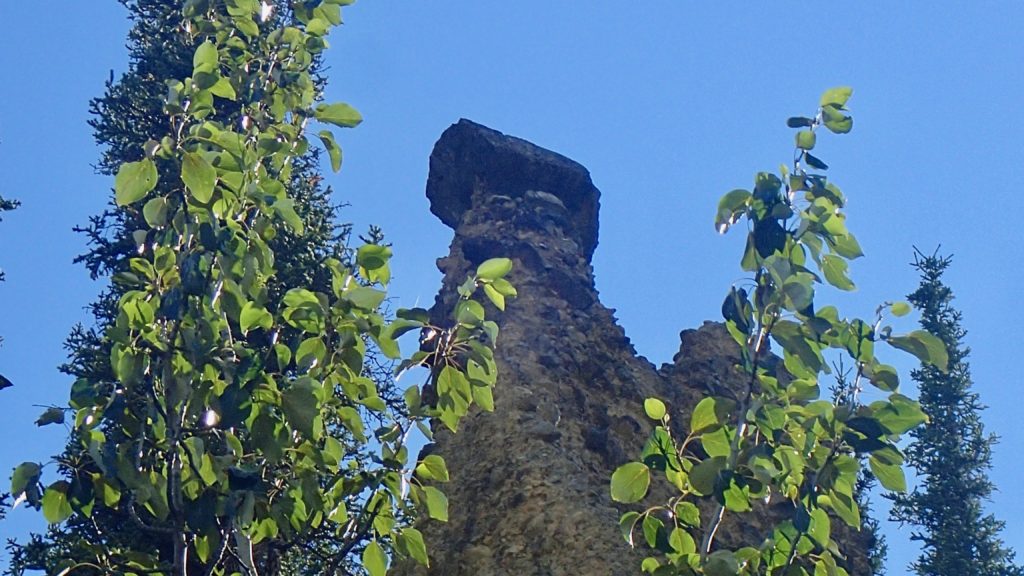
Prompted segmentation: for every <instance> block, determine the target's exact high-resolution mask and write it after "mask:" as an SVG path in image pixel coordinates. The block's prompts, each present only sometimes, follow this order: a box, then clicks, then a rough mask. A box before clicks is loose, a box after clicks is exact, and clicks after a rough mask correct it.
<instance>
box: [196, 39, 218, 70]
mask: <svg viewBox="0 0 1024 576" xmlns="http://www.w3.org/2000/svg"><path fill="white" fill-rule="evenodd" d="M218 60H219V57H218V55H217V46H215V45H214V44H213V43H211V42H203V43H202V44H200V45H199V46H198V47H197V48H196V51H195V54H193V55H192V70H193V73H194V72H195V71H200V72H211V71H213V70H216V69H217V68H218V67H219V63H218Z"/></svg>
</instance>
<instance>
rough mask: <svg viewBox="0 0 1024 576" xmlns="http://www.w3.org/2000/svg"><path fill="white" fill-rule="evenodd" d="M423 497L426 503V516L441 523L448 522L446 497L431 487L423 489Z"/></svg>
mask: <svg viewBox="0 0 1024 576" xmlns="http://www.w3.org/2000/svg"><path fill="white" fill-rule="evenodd" d="M423 496H424V497H425V498H426V501H427V515H428V516H430V517H431V518H433V519H434V520H440V521H441V522H447V521H448V497H447V496H445V495H444V492H441V491H440V490H438V489H437V488H434V487H433V486H424V487H423Z"/></svg>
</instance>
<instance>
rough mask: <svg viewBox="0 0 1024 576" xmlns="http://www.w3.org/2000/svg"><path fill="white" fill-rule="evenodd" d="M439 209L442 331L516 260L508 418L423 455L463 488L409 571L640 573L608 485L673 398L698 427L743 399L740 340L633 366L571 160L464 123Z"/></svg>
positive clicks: (441, 144)
mask: <svg viewBox="0 0 1024 576" xmlns="http://www.w3.org/2000/svg"><path fill="white" fill-rule="evenodd" d="M427 196H428V198H429V199H430V202H431V212H433V213H434V214H435V215H437V216H438V217H439V218H440V219H441V220H442V221H443V222H444V223H445V224H447V225H448V226H450V227H452V228H453V229H454V231H455V237H454V239H453V241H452V245H451V252H450V254H449V255H448V256H447V257H445V258H442V259H440V260H439V261H438V265H439V267H440V269H441V271H442V272H443V273H444V275H445V276H444V282H443V287H442V289H441V291H440V293H439V295H438V296H437V299H436V301H435V305H434V307H433V310H432V314H433V315H434V316H435V318H434V320H435V321H436V322H439V323H445V322H448V320H447V316H448V314H449V312H450V311H451V310H453V309H454V304H455V302H456V299H457V294H456V286H458V284H460V283H461V282H462V281H464V280H465V278H466V275H467V274H468V273H470V272H471V271H472V270H474V269H475V268H476V266H477V265H478V264H479V263H481V262H483V261H484V260H486V259H488V258H492V257H496V256H505V257H509V258H512V259H513V261H514V263H515V267H514V269H513V272H512V273H511V275H510V277H509V279H510V280H511V281H512V282H513V283H514V284H515V285H516V287H517V288H518V290H519V294H520V296H519V298H517V299H515V300H513V301H511V302H510V304H509V306H508V309H507V311H506V312H505V313H497V312H494V314H495V315H496V316H495V318H496V319H497V320H498V322H499V324H500V325H501V335H500V338H499V342H498V348H497V359H498V360H497V361H498V366H499V370H500V377H499V380H498V385H497V388H496V390H495V401H496V404H497V410H496V412H494V413H482V412H474V413H473V414H471V415H470V416H469V417H467V418H466V419H465V420H464V421H463V423H462V424H461V427H460V430H459V433H458V434H456V435H451V434H446V433H444V432H440V433H438V434H437V437H436V443H435V444H434V445H431V446H428V447H427V448H426V450H431V451H436V452H438V453H440V454H442V455H443V456H444V457H445V459H446V460H447V462H448V467H449V470H450V472H451V477H452V481H451V483H449V484H448V485H446V486H444V487H443V488H444V490H445V492H446V493H447V494H448V498H449V501H450V508H451V510H450V521H449V522H448V523H439V522H425V523H424V524H423V525H422V526H421V528H422V530H423V532H424V534H425V535H426V538H427V545H428V550H429V551H430V556H431V567H430V569H429V570H425V569H422V568H415V567H409V566H405V567H403V568H402V570H401V571H400V572H401V573H404V574H417V575H423V574H429V575H432V576H433V575H437V576H440V575H445V576H471V575H472V576H492V575H493V576H499V575H500V576H505V575H508V576H512V575H515V576H531V575H536V576H569V575H582V574H586V575H615V576H618V575H635V574H639V565H640V560H641V559H642V557H643V556H642V555H641V554H639V553H637V552H634V551H631V550H630V549H629V547H628V545H627V544H626V543H625V541H624V540H623V538H622V536H621V535H620V533H619V529H618V519H619V516H620V515H621V514H622V512H623V511H624V510H625V508H624V507H622V506H620V505H617V504H615V503H613V502H612V501H611V498H610V496H609V478H610V476H611V473H612V472H613V471H614V470H615V468H616V467H618V466H619V465H620V464H623V463H625V462H627V461H630V460H633V459H636V458H637V457H638V454H639V451H640V449H641V447H642V446H643V443H644V441H645V440H646V438H647V434H648V433H649V431H650V424H649V423H648V422H647V421H646V418H645V417H644V416H643V409H642V403H643V399H644V398H646V397H648V396H658V397H660V398H663V399H664V400H666V402H667V403H668V404H669V406H670V409H671V410H672V412H671V413H672V414H673V417H674V418H675V419H676V421H677V422H688V421H689V413H690V411H691V409H692V407H693V406H694V405H696V403H697V402H698V401H699V400H700V399H701V398H703V397H704V396H705V395H706V394H707V393H708V392H709V391H710V390H722V389H723V388H722V387H726V388H732V387H737V386H738V382H737V378H738V374H737V373H736V372H735V371H734V368H733V365H734V364H735V363H736V350H735V348H734V347H733V345H732V343H731V340H730V339H729V337H728V335H727V334H726V333H725V330H724V328H722V327H721V325H718V324H713V323H706V324H705V325H704V326H702V327H700V328H698V329H696V330H684V331H683V332H682V334H681V346H680V350H679V353H678V354H677V355H676V357H675V358H674V362H673V364H671V365H665V366H664V367H663V368H662V369H661V370H660V371H659V370H657V369H656V368H655V367H654V366H653V365H651V364H650V363H649V362H647V361H646V360H645V359H644V358H642V357H640V356H638V355H637V354H636V351H635V350H634V348H633V346H632V345H631V344H630V341H629V339H628V338H627V337H626V335H625V333H624V332H623V329H622V328H621V327H620V326H619V325H618V324H617V323H616V321H615V317H614V315H613V314H614V310H611V309H608V308H606V307H605V306H603V305H602V304H601V302H600V300H599V299H598V294H597V291H596V290H595V288H594V277H593V269H592V267H591V256H592V255H593V252H594V249H595V247H596V246H597V236H598V221H597V214H598V206H599V199H600V192H599V191H598V189H597V188H596V187H595V186H594V184H593V183H592V182H591V179H590V175H589V173H588V172H587V170H586V169H585V168H583V167H582V166H580V165H579V164H577V163H576V162H573V161H572V160H570V159H568V158H565V157H563V156H561V155H559V154H556V153H554V152H550V151H548V150H544V149H543V148H540V147H537V146H535V145H533V144H530V143H529V142H526V141H524V140H520V139H518V138H513V137H509V136H505V135H503V134H501V133H500V132H496V131H494V130H491V129H489V128H486V127H484V126H480V125H478V124H475V123H473V122H470V121H467V120H461V121H459V122H458V123H457V124H455V125H453V126H451V127H450V128H449V129H448V130H446V131H445V132H444V134H443V135H442V136H441V139H440V140H439V141H438V142H437V144H436V146H435V147H434V151H433V153H432V154H431V157H430V176H429V180H428V183H427ZM491 310H493V309H489V312H488V313H489V314H492V312H491ZM663 494H665V495H667V492H665V493H663ZM777 512H779V511H777ZM765 513H772V512H771V511H767V512H765ZM706 514H707V512H706ZM751 520H752V519H751V518H745V519H744V523H743V524H742V525H741V526H737V525H736V524H735V523H733V522H728V523H727V524H725V525H723V529H722V533H723V536H722V542H723V543H726V544H729V543H733V544H734V543H736V542H737V541H739V540H743V541H747V542H756V541H759V540H760V539H761V538H763V536H764V532H763V529H762V528H761V526H759V525H758V522H757V521H756V519H753V520H754V521H751ZM851 573H852V574H856V573H857V572H851Z"/></svg>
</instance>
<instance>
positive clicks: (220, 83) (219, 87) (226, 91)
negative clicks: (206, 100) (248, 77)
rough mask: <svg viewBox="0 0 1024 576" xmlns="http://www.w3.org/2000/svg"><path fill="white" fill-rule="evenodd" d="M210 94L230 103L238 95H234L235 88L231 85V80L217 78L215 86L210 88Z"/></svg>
mask: <svg viewBox="0 0 1024 576" xmlns="http://www.w3.org/2000/svg"><path fill="white" fill-rule="evenodd" d="M210 93H212V94H213V95H214V96H220V97H221V98H224V99H225V100H231V101H232V102H233V101H235V100H237V99H238V94H236V93H235V87H234V86H232V85H231V80H229V79H227V78H224V77H220V78H218V79H217V82H216V84H214V85H213V86H210Z"/></svg>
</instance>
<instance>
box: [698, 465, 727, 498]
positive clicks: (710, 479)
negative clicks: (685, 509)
mask: <svg viewBox="0 0 1024 576" xmlns="http://www.w3.org/2000/svg"><path fill="white" fill-rule="evenodd" d="M727 462H728V461H727V460H726V458H725V457H724V456H715V457H713V458H708V459H706V460H704V461H702V462H701V463H700V464H697V465H696V466H694V467H693V470H691V471H690V484H691V485H692V486H693V489H694V490H695V491H696V492H697V493H698V494H700V495H702V496H708V495H711V494H713V493H714V492H715V484H716V483H717V480H718V473H719V472H721V471H722V470H724V469H725V465H726V464H727Z"/></svg>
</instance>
